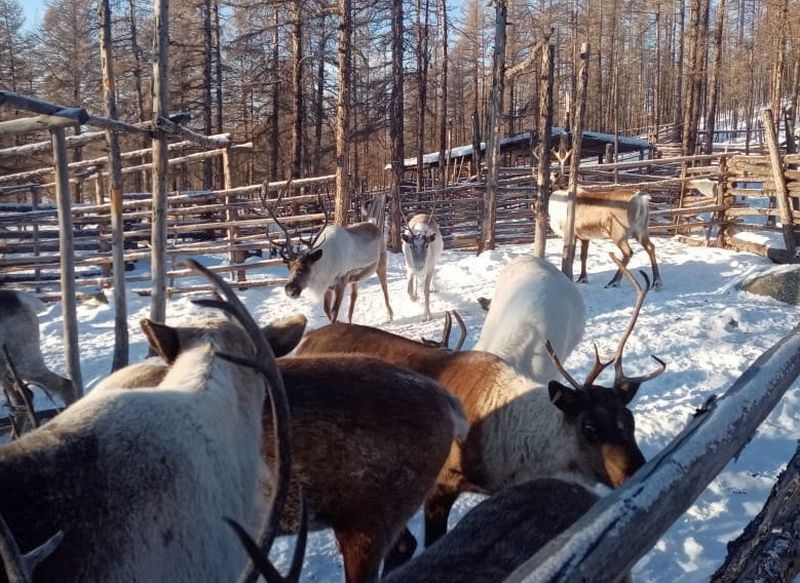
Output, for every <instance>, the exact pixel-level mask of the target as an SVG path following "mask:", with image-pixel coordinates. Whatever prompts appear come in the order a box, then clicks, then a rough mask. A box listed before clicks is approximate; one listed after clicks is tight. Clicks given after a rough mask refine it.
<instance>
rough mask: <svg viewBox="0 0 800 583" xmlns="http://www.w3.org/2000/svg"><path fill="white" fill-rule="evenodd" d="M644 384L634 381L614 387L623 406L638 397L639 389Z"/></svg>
mask: <svg viewBox="0 0 800 583" xmlns="http://www.w3.org/2000/svg"><path fill="white" fill-rule="evenodd" d="M641 385H642V383H640V382H638V381H636V380H632V381H627V380H626V381H625V382H622V383H620V384H618V385H617V384H615V385H614V391H615V392H616V393H617V396H618V397H619V400H620V401H622V404H623V405H627V404H628V403H630V402H631V401H633V398H634V397H635V396H636V392H637V391H638V390H639V387H640V386H641Z"/></svg>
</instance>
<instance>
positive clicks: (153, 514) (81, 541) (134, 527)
mask: <svg viewBox="0 0 800 583" xmlns="http://www.w3.org/2000/svg"><path fill="white" fill-rule="evenodd" d="M213 350H214V347H213V343H212V342H204V343H202V344H200V345H198V346H196V347H195V348H190V349H188V350H186V351H185V352H184V353H182V354H181V356H180V357H179V358H178V359H177V360H176V361H175V363H174V365H173V366H172V368H171V369H170V371H169V373H168V374H167V375H166V377H165V378H164V381H163V382H162V383H161V385H160V386H159V387H156V388H143V389H140V390H125V389H107V390H104V391H99V392H98V393H97V394H96V395H95V394H94V393H90V394H89V395H88V396H87V397H85V398H84V399H81V400H80V401H78V402H77V403H76V404H75V405H73V406H72V407H69V408H68V409H67V410H66V411H65V412H64V413H62V414H61V415H60V416H59V417H57V418H56V419H54V420H53V421H51V422H50V423H48V424H47V425H45V426H43V427H42V428H40V429H38V430H36V431H34V432H32V433H30V434H28V435H26V436H25V437H24V438H23V439H21V440H20V441H18V442H15V443H14V444H11V445H9V446H7V447H6V448H3V449H0V478H1V479H2V480H3V483H4V495H3V496H2V497H0V498H1V500H0V512H1V513H2V514H3V516H4V517H5V518H6V520H7V521H8V522H9V525H10V526H11V529H12V531H13V532H14V533H15V536H17V538H18V539H19V542H20V544H21V545H22V546H23V549H24V550H28V549H29V548H31V547H32V546H35V545H37V544H40V543H41V541H42V540H45V539H46V538H47V537H49V536H51V535H52V534H53V533H54V532H56V531H57V530H59V529H63V530H64V531H65V540H64V542H63V543H62V544H61V546H60V547H59V549H58V550H57V551H56V552H55V553H54V554H53V556H52V557H50V558H49V559H48V560H47V561H45V562H44V563H43V564H42V566H41V567H40V568H39V570H37V575H38V576H40V577H41V579H42V580H59V581H77V580H92V581H107V582H112V583H114V582H120V583H121V582H123V581H125V582H127V581H174V582H184V581H185V582H187V583H188V582H190V581H191V582H195V581H208V582H212V581H214V582H216V581H231V580H234V579H235V577H236V576H237V575H238V573H239V572H240V570H241V569H242V567H243V565H244V560H245V555H244V553H243V551H242V550H241V546H240V545H239V543H238V541H237V539H236V537H235V536H234V535H233V533H232V532H231V531H230V529H228V528H227V527H226V526H225V524H224V523H223V522H222V517H223V516H228V517H231V518H234V519H235V520H237V521H242V523H243V524H245V525H247V526H249V530H250V531H251V534H254V533H255V529H254V528H253V526H254V523H257V522H258V521H259V520H260V515H262V514H263V512H264V511H265V504H264V502H263V501H260V502H258V503H257V501H259V500H260V499H261V497H260V494H259V492H260V490H261V488H260V483H259V481H260V480H263V479H264V478H265V475H266V468H265V466H264V465H263V462H261V461H260V460H261V458H260V452H259V449H260V434H261V420H260V413H261V403H262V402H263V399H264V390H263V385H262V383H261V379H260V378H258V377H256V376H255V375H254V374H251V373H247V372H243V370H242V369H241V367H235V365H232V364H230V363H228V362H225V361H222V360H221V359H219V358H216V357H214V354H213ZM54 476H57V479H54ZM34 512H35V518H33V519H32V517H31V514H30V513H34Z"/></svg>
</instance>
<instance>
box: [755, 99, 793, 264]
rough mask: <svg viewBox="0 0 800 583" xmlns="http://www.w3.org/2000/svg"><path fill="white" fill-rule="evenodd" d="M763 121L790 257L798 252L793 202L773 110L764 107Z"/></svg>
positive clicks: (785, 240)
mask: <svg viewBox="0 0 800 583" xmlns="http://www.w3.org/2000/svg"><path fill="white" fill-rule="evenodd" d="M761 122H762V123H763V124H764V134H765V137H766V139H767V147H768V148H769V160H770V164H771V165H772V179H773V181H774V182H775V197H776V198H777V199H778V208H779V209H780V213H781V227H782V229H783V243H784V245H785V246H786V252H787V253H788V255H789V257H794V256H795V253H796V248H795V245H796V242H795V240H794V219H793V217H792V204H791V202H789V191H788V189H787V188H786V178H785V177H784V174H783V163H782V162H781V154H780V151H779V149H778V134H777V132H776V131H775V124H774V122H773V121H772V110H770V109H764V110H763V111H762V112H761Z"/></svg>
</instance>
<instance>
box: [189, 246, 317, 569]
mask: <svg viewBox="0 0 800 583" xmlns="http://www.w3.org/2000/svg"><path fill="white" fill-rule="evenodd" d="M185 264H186V265H187V266H188V267H189V268H190V269H192V270H193V271H196V272H198V273H200V274H202V275H204V276H205V277H206V279H208V280H209V281H210V282H211V284H212V285H213V287H214V289H215V291H216V292H217V293H218V294H219V296H221V297H222V298H223V299H222V300H212V299H203V300H193V303H195V304H198V305H201V306H206V307H212V308H217V309H220V310H223V311H224V312H226V313H228V314H230V315H231V316H233V317H234V318H235V319H236V320H237V321H238V322H239V324H240V325H241V326H242V328H244V330H245V332H247V334H248V336H249V337H250V340H251V341H252V343H253V346H254V348H255V351H256V356H255V359H254V360H249V359H246V358H241V357H238V356H233V355H229V354H224V353H216V354H217V356H219V357H220V358H222V359H224V360H227V361H229V362H233V363H234V364H238V365H241V366H246V367H249V368H253V369H255V370H257V371H258V372H259V373H261V375H263V377H264V379H265V380H266V386H267V394H268V396H269V403H270V407H271V409H272V419H273V437H274V440H275V470H274V473H275V475H276V476H277V480H276V484H275V487H274V488H273V489H272V496H271V500H270V505H269V515H268V516H267V517H266V518H265V520H264V524H263V526H262V530H261V533H260V535H259V539H258V546H259V548H260V550H261V553H262V555H263V556H265V557H268V556H269V551H270V549H271V548H272V543H273V542H274V540H275V537H276V536H277V534H278V531H279V527H280V520H281V515H282V513H283V507H284V506H285V504H286V499H287V497H288V493H289V479H290V471H291V465H292V461H291V460H292V449H291V428H290V426H289V401H288V398H287V396H286V388H285V387H284V384H283V377H282V376H281V373H280V370H279V369H278V364H277V362H276V361H275V355H274V353H273V352H272V348H271V347H270V346H269V344H268V343H267V341H266V338H265V337H264V335H263V334H262V332H261V330H260V329H259V327H258V325H257V324H256V323H255V321H254V320H253V317H252V316H251V315H250V312H248V311H247V308H246V307H245V306H244V304H242V302H241V300H239V298H238V296H237V295H236V294H235V293H234V291H233V290H232V289H231V288H230V286H229V285H228V284H226V283H225V282H224V281H223V280H222V278H220V277H219V276H218V275H217V274H215V273H212V272H211V271H209V270H208V269H207V268H205V267H203V266H202V265H200V264H199V263H198V262H197V261H195V260H193V259H189V260H187V261H186V262H185ZM300 550H302V552H305V541H303V544H302V545H301V544H300V543H299V542H298V545H297V546H296V547H295V553H298V552H299V551H300ZM293 563H294V560H293ZM257 576H258V573H257V572H256V567H255V565H254V564H253V563H252V562H249V563H248V565H247V567H246V569H245V571H244V573H243V574H242V576H241V578H240V581H246V582H250V583H252V582H254V581H255V580H256V578H257Z"/></svg>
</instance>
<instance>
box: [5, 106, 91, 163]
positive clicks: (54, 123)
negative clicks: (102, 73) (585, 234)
mask: <svg viewBox="0 0 800 583" xmlns="http://www.w3.org/2000/svg"><path fill="white" fill-rule="evenodd" d="M79 123H80V122H79V121H77V120H76V119H75V118H73V117H65V116H58V115H37V116H35V117H24V118H20V119H12V120H10V121H3V122H0V136H17V135H20V134H28V133H30V132H39V131H42V130H49V129H52V128H66V127H71V126H76V125H78V124H79ZM50 172H53V170H52V169H51V170H50ZM11 176H13V175H11Z"/></svg>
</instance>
